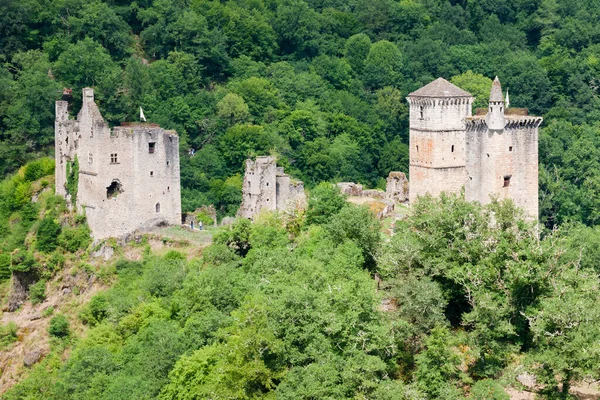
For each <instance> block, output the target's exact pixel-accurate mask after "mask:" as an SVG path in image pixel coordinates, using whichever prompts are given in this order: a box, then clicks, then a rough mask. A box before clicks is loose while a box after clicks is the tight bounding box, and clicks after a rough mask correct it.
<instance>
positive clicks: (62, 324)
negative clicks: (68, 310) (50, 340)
mask: <svg viewBox="0 0 600 400" xmlns="http://www.w3.org/2000/svg"><path fill="white" fill-rule="evenodd" d="M48 333H49V334H50V336H54V337H58V338H62V337H65V336H68V335H69V320H67V318H66V317H65V316H64V315H62V314H58V315H55V316H54V317H52V319H51V320H50V326H49V327H48Z"/></svg>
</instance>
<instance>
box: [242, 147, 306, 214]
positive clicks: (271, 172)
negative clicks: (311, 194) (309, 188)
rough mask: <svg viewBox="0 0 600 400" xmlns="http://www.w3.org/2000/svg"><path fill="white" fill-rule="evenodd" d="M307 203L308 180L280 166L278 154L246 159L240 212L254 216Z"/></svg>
mask: <svg viewBox="0 0 600 400" xmlns="http://www.w3.org/2000/svg"><path fill="white" fill-rule="evenodd" d="M305 203H306V195H305V193H304V184H303V183H302V182H300V181H295V180H293V179H292V178H291V177H290V176H289V175H287V174H285V173H284V171H283V168H282V167H277V164H276V161H275V158H274V157H257V158H256V160H255V161H253V160H250V159H248V160H246V170H245V173H244V182H243V184H242V204H241V205H240V209H239V210H238V216H240V217H243V218H250V219H253V218H254V216H255V215H257V214H258V213H259V212H260V211H261V210H263V209H266V210H269V211H274V210H282V211H283V210H288V209H294V208H298V207H303V206H304V204H305Z"/></svg>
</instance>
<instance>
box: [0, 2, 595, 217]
mask: <svg viewBox="0 0 600 400" xmlns="http://www.w3.org/2000/svg"><path fill="white" fill-rule="evenodd" d="M599 17H600V6H598V5H597V4H596V3H594V2H588V1H583V0H580V1H566V0H537V1H521V0H509V1H492V0H488V1H483V0H481V1H441V0H422V1H417V0H402V1H394V0H350V1H347V0H344V1H337V0H314V1H302V0H294V1H287V0H281V1H280V0H264V1H263V0H256V1H254V0H252V1H251V0H239V1H222V2H219V1H203V0H155V1H153V0H141V1H138V2H133V3H130V2H127V1H120V0H112V1H90V0H57V1H48V0H4V1H2V2H1V4H0V62H2V64H3V68H2V69H1V70H0V141H1V142H2V143H1V146H0V171H2V173H4V174H6V173H9V172H12V171H14V170H16V169H17V168H18V167H19V166H21V165H23V164H24V162H26V161H28V160H30V159H33V158H35V157H38V156H39V155H46V154H50V153H51V152H52V143H53V115H54V111H53V110H54V108H53V107H54V106H53V102H54V100H55V99H57V98H59V97H60V94H61V91H62V89H63V88H64V87H67V88H72V89H73V93H74V100H73V103H74V104H73V111H74V112H77V110H78V109H79V104H80V101H81V100H80V93H81V91H80V90H81V88H82V87H85V86H93V87H95V89H96V93H97V99H98V101H99V103H100V108H101V110H102V112H103V113H104V116H105V117H106V118H107V119H108V120H109V121H110V122H111V123H118V122H120V121H124V120H125V121H127V120H135V119H136V117H137V115H138V110H139V107H140V106H142V107H143V109H144V112H145V114H146V116H147V117H148V118H149V120H150V121H152V122H157V123H159V124H161V125H162V126H164V127H168V128H174V129H176V130H177V132H179V134H180V135H181V138H182V142H181V143H182V147H181V151H182V155H184V157H182V185H183V206H184V211H187V210H192V209H194V208H195V207H197V206H199V205H201V204H215V205H216V207H217V208H218V210H219V214H220V215H221V216H222V215H225V214H232V213H233V212H235V209H236V207H237V206H238V204H239V201H240V196H241V193H240V191H241V177H240V173H241V169H242V162H243V160H244V159H245V158H246V157H247V156H248V155H252V154H265V153H274V154H276V155H278V156H279V163H280V164H282V165H283V166H284V167H285V168H286V171H289V172H290V173H292V174H293V175H295V176H296V177H298V178H299V179H303V180H304V181H305V182H306V184H307V185H308V186H309V187H312V186H313V185H315V184H316V183H318V182H320V181H325V180H350V181H357V182H361V183H363V184H366V185H370V186H373V187H376V186H379V187H381V186H382V185H383V181H382V177H385V176H386V175H387V174H388V172H389V171H390V170H401V171H405V172H407V170H408V165H407V164H408V161H407V158H408V154H407V140H408V136H407V119H406V116H407V109H406V104H405V100H404V98H405V96H406V95H407V94H408V93H409V92H410V91H412V90H414V89H416V88H418V87H420V86H422V85H424V84H426V83H428V82H429V81H431V80H433V79H434V78H437V77H438V76H443V77H445V78H446V79H449V80H450V79H451V80H452V81H453V82H454V83H455V84H458V85H459V86H461V87H463V88H464V89H466V90H469V91H471V92H472V93H473V94H474V95H475V96H477V98H478V100H477V105H478V106H481V105H484V104H485V101H486V99H487V96H488V91H489V87H490V82H491V81H490V78H493V77H494V76H495V75H498V76H499V77H500V79H501V81H502V83H503V86H504V87H505V88H508V89H509V92H510V98H511V104H512V105H513V106H516V107H527V108H529V109H530V111H531V112H532V113H534V114H538V115H543V116H544V118H545V123H544V129H543V130H542V135H541V136H542V137H541V143H540V157H541V160H540V161H541V166H540V177H541V179H540V183H541V188H540V189H541V190H540V200H541V211H540V214H541V219H542V221H543V222H544V224H546V226H547V227H548V228H552V226H554V225H556V224H560V223H563V222H565V221H567V220H575V221H581V222H583V223H585V224H588V225H594V224H596V223H597V222H598V219H599V218H600V203H599V201H598V200H597V196H594V195H593V194H594V193H595V192H596V191H597V189H598V188H599V187H600V186H599V185H600V183H599V182H600V166H599V165H598V162H599V161H598V160H599V159H600V157H598V154H597V153H598V152H600V144H599V143H598V139H597V138H598V137H600V135H598V123H597V121H598V120H599V119H600V113H599V112H598V110H597V108H598V93H597V92H598V75H599V72H600V61H599V60H600V47H599V46H600V45H598V44H597V42H598V40H599V39H600V27H599V26H598V24H597V21H598V18H599ZM192 152H193V153H194V155H193V157H192V156H190V153H192Z"/></svg>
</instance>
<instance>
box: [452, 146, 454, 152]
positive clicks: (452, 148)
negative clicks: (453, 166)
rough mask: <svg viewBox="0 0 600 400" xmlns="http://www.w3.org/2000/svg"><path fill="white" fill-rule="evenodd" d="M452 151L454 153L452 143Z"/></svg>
mask: <svg viewBox="0 0 600 400" xmlns="http://www.w3.org/2000/svg"><path fill="white" fill-rule="evenodd" d="M452 152H453V153H454V145H452Z"/></svg>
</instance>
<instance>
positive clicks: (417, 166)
mask: <svg viewBox="0 0 600 400" xmlns="http://www.w3.org/2000/svg"><path fill="white" fill-rule="evenodd" d="M407 100H408V102H409V104H410V201H411V202H412V201H414V200H415V199H416V198H417V197H418V196H421V195H423V194H425V193H430V194H431V195H433V196H437V195H438V194H439V193H440V192H442V191H445V192H459V191H460V190H461V189H462V188H463V187H464V190H465V197H466V199H467V200H469V201H478V202H480V203H482V204H487V203H489V202H490V201H491V198H492V197H496V198H499V199H506V198H510V199H512V200H513V201H514V202H515V204H516V205H517V206H519V207H521V208H523V209H524V210H525V212H526V214H527V215H528V216H529V217H530V218H535V219H537V215H538V127H539V126H540V124H541V123H542V118H541V117H534V116H529V115H528V112H527V109H519V108H513V109H506V108H505V104H504V98H503V96H502V87H501V85H500V81H499V80H498V77H496V79H494V82H493V83H492V89H491V92H490V99H489V104H488V108H487V109H482V110H477V114H476V115H475V116H472V114H471V105H472V102H473V97H472V96H471V95H470V94H469V93H467V92H465V91H463V90H461V89H459V88H458V87H456V86H454V85H452V84H451V83H449V82H448V81H446V80H444V79H442V78H438V79H437V80H435V81H433V82H431V83H430V84H428V85H426V86H424V87H422V88H421V89H419V90H417V91H415V92H413V93H411V94H410V95H408V98H407Z"/></svg>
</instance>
